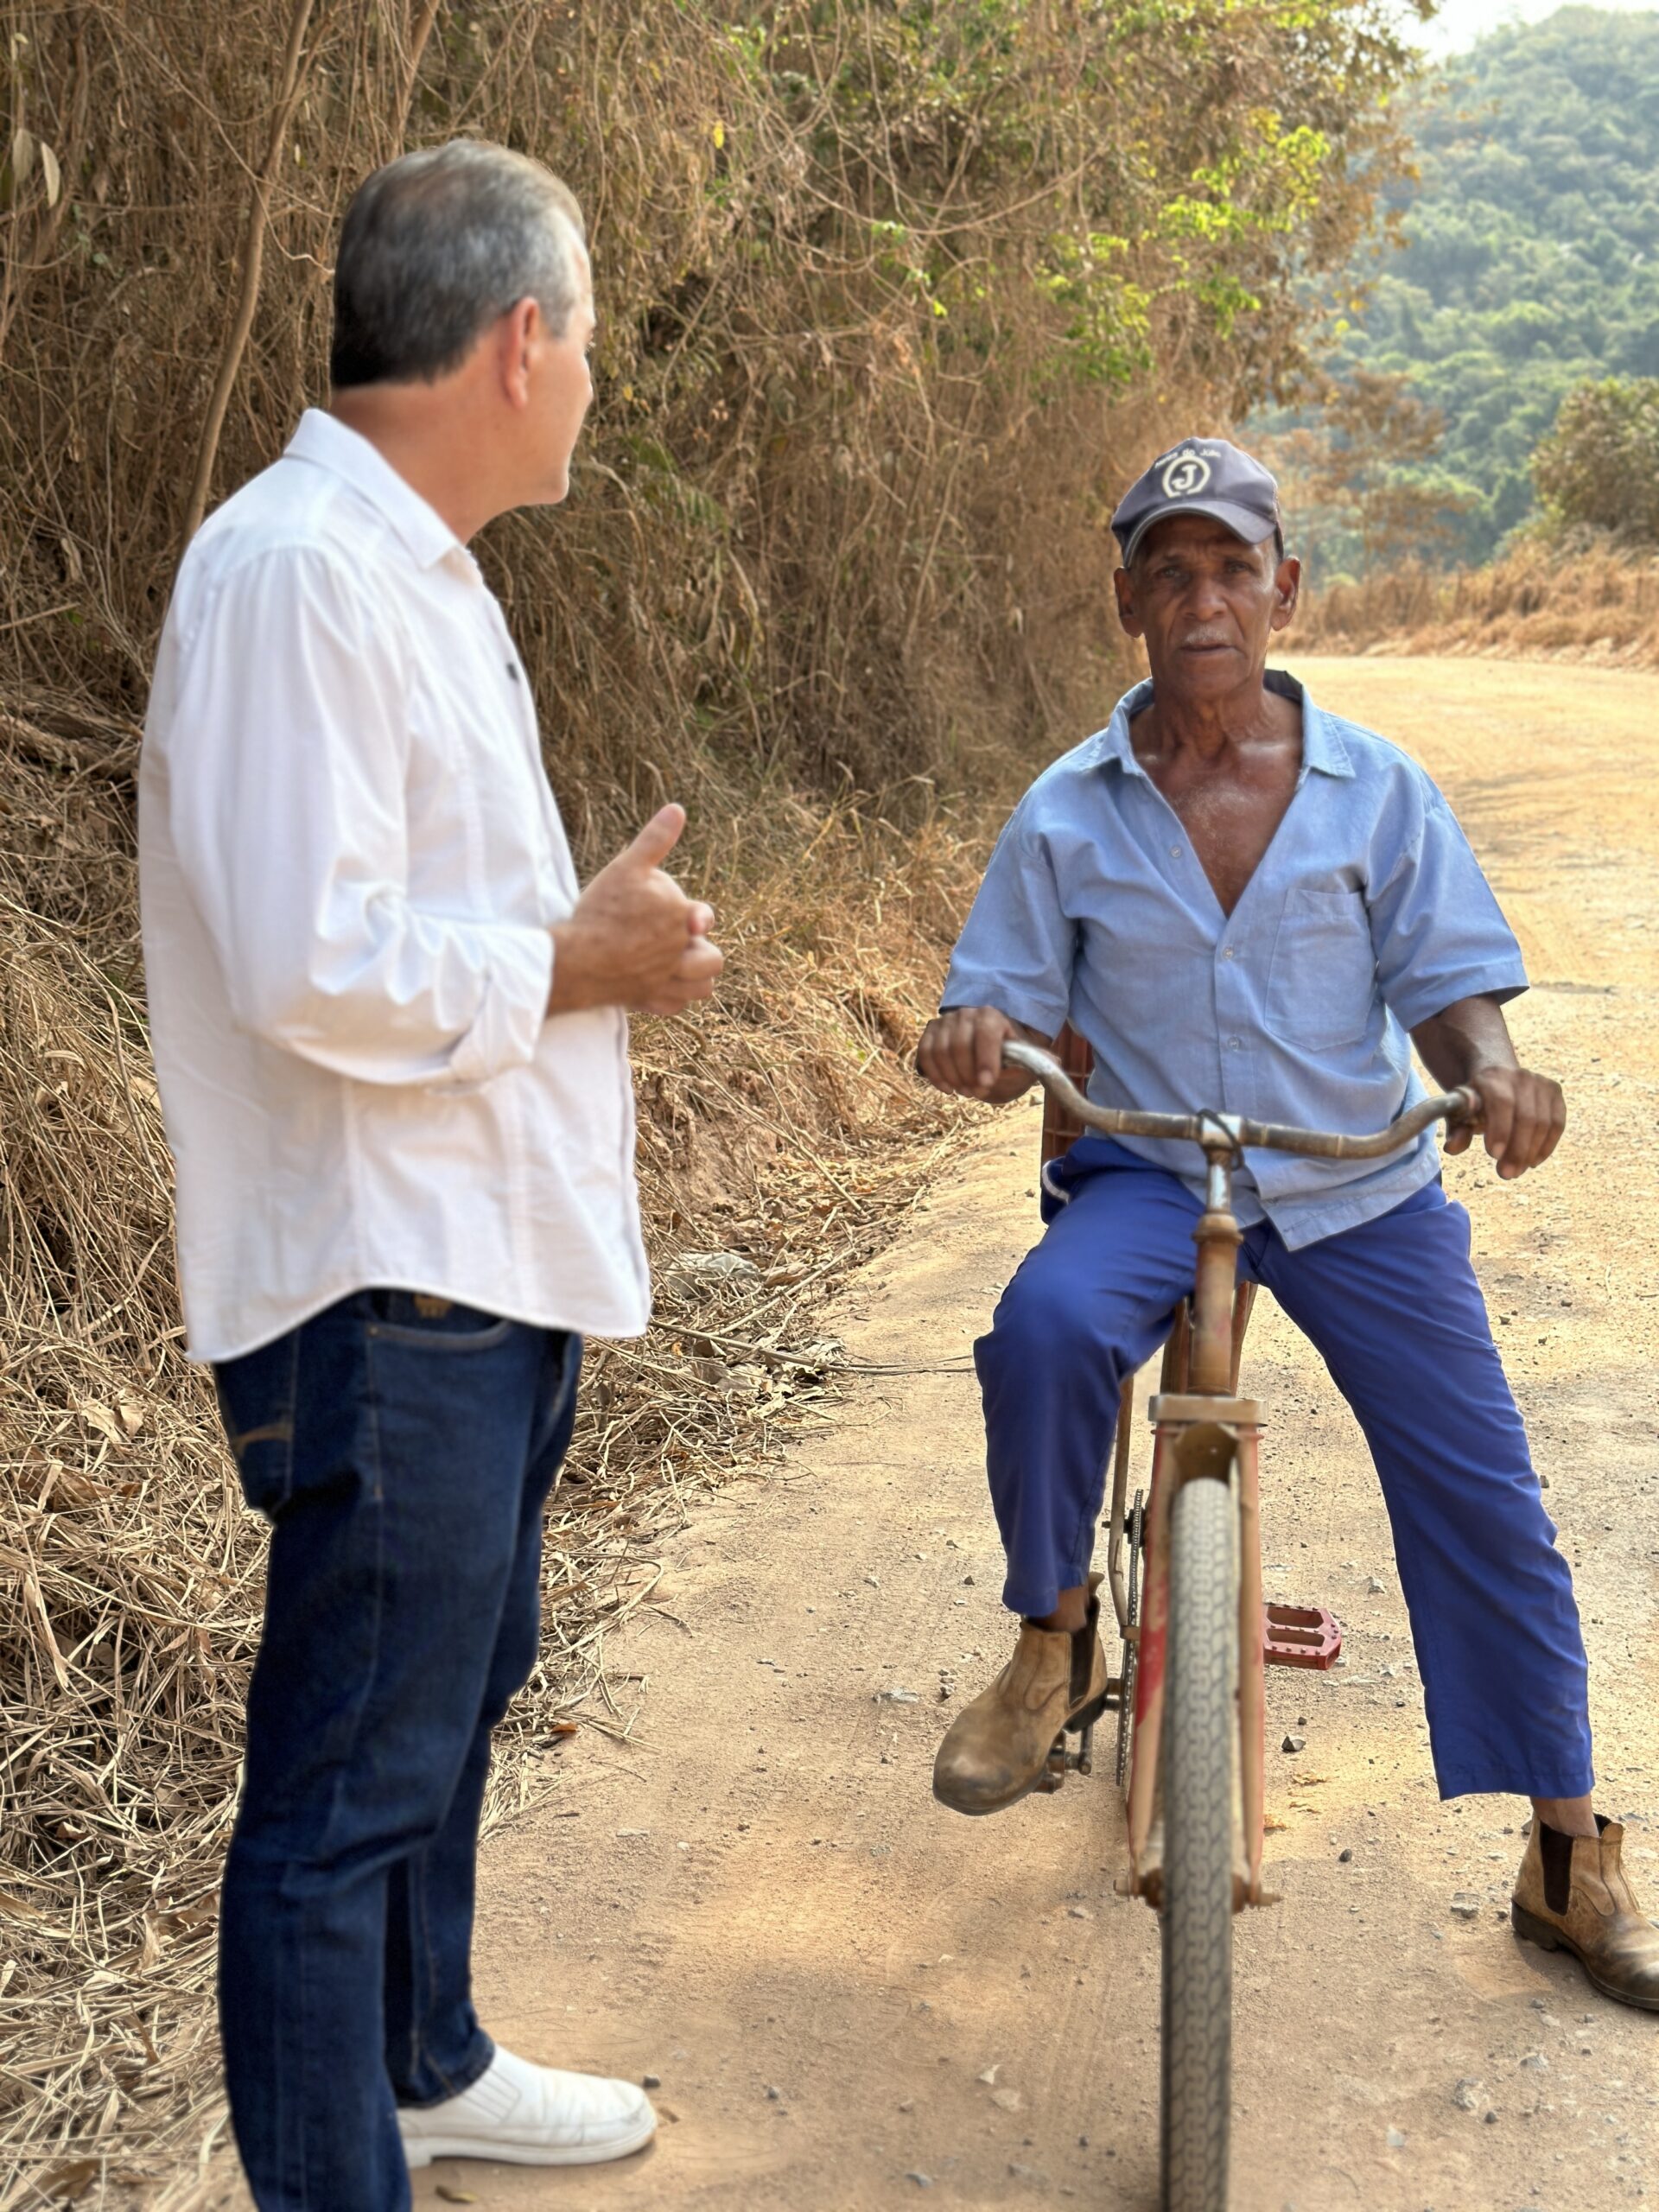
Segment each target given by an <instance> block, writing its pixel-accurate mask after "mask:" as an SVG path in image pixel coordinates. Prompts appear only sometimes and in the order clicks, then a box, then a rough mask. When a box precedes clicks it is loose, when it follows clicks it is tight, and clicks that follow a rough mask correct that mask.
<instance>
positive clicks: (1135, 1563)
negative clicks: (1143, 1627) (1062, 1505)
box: [1117, 1491, 1147, 1790]
mask: <svg viewBox="0 0 1659 2212" xmlns="http://www.w3.org/2000/svg"><path fill="white" fill-rule="evenodd" d="M1146 1530H1147V1520H1146V1493H1145V1491H1136V1492H1135V1503H1134V1504H1133V1506H1131V1507H1130V1509H1129V1520H1128V1529H1127V1531H1126V1536H1127V1544H1126V1548H1127V1550H1128V1554H1129V1565H1128V1592H1127V1596H1128V1606H1127V1608H1126V1610H1127V1611H1128V1626H1129V1627H1130V1628H1134V1627H1135V1625H1136V1624H1137V1623H1138V1622H1139V1620H1140V1618H1141V1544H1142V1543H1143V1542H1144V1541H1145V1540H1146ZM1139 1659H1140V1649H1139V1646H1138V1645H1136V1644H1134V1643H1130V1641H1129V1639H1128V1637H1124V1639H1123V1654H1122V1660H1121V1662H1120V1664H1119V1668H1118V1673H1119V1677H1120V1680H1121V1683H1122V1687H1121V1688H1120V1689H1119V1692H1118V1701H1117V1786H1118V1788H1119V1789H1121V1790H1127V1789H1128V1786H1129V1746H1130V1745H1131V1744H1132V1743H1133V1741H1134V1739H1135V1675H1136V1673H1137V1671H1138V1664H1139Z"/></svg>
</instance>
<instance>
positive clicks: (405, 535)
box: [283, 407, 473, 569]
mask: <svg viewBox="0 0 1659 2212" xmlns="http://www.w3.org/2000/svg"><path fill="white" fill-rule="evenodd" d="M283 457H284V459H286V460H289V461H308V462H309V463H310V464H311V465H312V467H315V468H326V469H328V470H329V471H330V472H331V473H332V474H334V475H335V476H339V477H342V478H344V480H345V481H346V483H347V484H349V485H350V486H351V487H352V489H353V491H354V492H356V493H359V495H360V497H362V498H363V499H366V500H367V502H368V504H369V505H371V506H372V508H373V509H374V511H375V512H376V513H377V514H378V515H379V516H380V517H381V518H382V519H383V520H384V521H385V522H386V523H387V524H389V525H390V526H391V529H392V530H393V531H395V532H396V533H397V537H399V538H400V539H401V540H402V542H403V543H404V546H405V548H406V549H407V550H408V552H409V556H410V559H411V560H412V561H413V562H414V563H415V565H416V568H418V569H432V568H435V567H436V566H437V564H438V563H439V562H440V561H442V559H443V558H444V556H445V555H446V554H449V553H460V554H461V555H462V556H463V557H464V559H465V562H466V564H467V567H469V568H470V567H472V565H473V562H472V556H471V555H470V554H468V553H467V549H466V547H465V546H464V545H463V544H462V543H461V540H460V539H459V538H458V537H456V536H455V533H454V531H453V530H451V529H450V527H449V525H448V523H447V522H445V520H444V519H443V517H442V515H441V514H440V513H439V512H438V511H437V509H436V508H435V507H433V506H429V505H428V504H427V502H426V501H425V500H424V499H423V498H422V497H421V495H420V493H418V492H417V491H416V489H415V487H414V486H413V485H412V484H410V482H409V481H408V480H406V479H405V478H404V477H402V476H400V475H399V474H397V470H396V469H395V468H394V467H392V465H391V462H390V461H388V460H387V459H386V457H385V454H382V453H380V452H379V451H378V449H377V448H375V447H374V446H372V445H371V444H370V443H369V441H368V440H367V439H366V438H365V437H364V436H363V435H362V434H361V433H360V432H359V431H357V430H352V429H347V428H346V424H345V423H342V422H340V421H339V420H338V419H337V418H336V417H335V416H333V415H325V414H324V413H323V411H322V410H321V408H320V407H308V408H307V409H306V410H305V412H304V414H303V415H302V416H301V417H300V424H299V428H298V429H296V431H295V433H294V435H293V436H292V437H291V438H290V439H289V442H288V450H287V453H286V454H285V455H284V456H283Z"/></svg>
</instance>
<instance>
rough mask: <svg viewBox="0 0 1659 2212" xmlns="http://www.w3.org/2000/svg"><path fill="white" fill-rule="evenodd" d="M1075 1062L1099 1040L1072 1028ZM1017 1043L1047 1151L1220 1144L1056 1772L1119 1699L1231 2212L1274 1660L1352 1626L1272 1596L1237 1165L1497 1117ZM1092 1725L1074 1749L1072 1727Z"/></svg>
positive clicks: (1205, 2136)
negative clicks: (1168, 1084) (1177, 1085)
mask: <svg viewBox="0 0 1659 2212" xmlns="http://www.w3.org/2000/svg"><path fill="white" fill-rule="evenodd" d="M1060 1048H1061V1050H1062V1052H1065V1053H1066V1054H1067V1057H1068V1058H1069V1060H1070V1062H1071V1068H1072V1071H1073V1073H1077V1074H1086V1071H1087V1065H1088V1047H1087V1046H1085V1045H1084V1044H1083V1043H1082V1041H1081V1039H1077V1037H1076V1036H1075V1033H1072V1032H1071V1031H1067V1032H1065V1033H1063V1035H1062V1039H1061V1040H1060ZM1002 1054H1003V1058H1004V1060H1005V1061H1007V1062H1010V1063H1012V1064H1014V1065H1017V1066H1019V1067H1022V1068H1025V1069H1026V1070H1027V1071H1029V1072H1030V1073H1031V1074H1033V1075H1034V1076H1036V1077H1038V1079H1039V1082H1040V1083H1041V1084H1042V1085H1043V1087H1044V1089H1045V1090H1046V1093H1047V1099H1046V1109H1047V1110H1046V1115H1045V1122H1044V1147H1043V1149H1044V1157H1045V1160H1048V1159H1051V1158H1052V1157H1054V1156H1055V1155H1056V1154H1058V1153H1059V1152H1061V1151H1064V1150H1065V1149H1066V1148H1067V1147H1068V1146H1069V1144H1070V1142H1071V1140H1072V1138H1073V1137H1074V1136H1075V1135H1078V1134H1081V1132H1082V1131H1083V1130H1084V1129H1094V1130H1098V1131H1099V1132H1100V1133H1101V1134H1102V1135H1108V1136H1141V1137H1160V1138H1166V1139H1175V1140H1181V1141H1187V1142H1190V1143H1192V1144H1196V1145H1197V1146H1198V1147H1199V1148H1200V1149H1201V1150H1202V1152H1203V1154H1204V1156H1205V1160H1206V1162H1207V1163H1208V1178H1207V1184H1206V1191H1205V1211H1204V1212H1203V1214H1202V1215H1201V1217H1199V1219H1198V1223H1197V1224H1196V1225H1195V1227H1194V1229H1193V1231H1192V1236H1193V1241H1194V1243H1196V1245H1197V1247H1198V1258H1197V1262H1196V1266H1195V1269H1194V1279H1193V1288H1192V1295H1191V1297H1190V1298H1189V1299H1188V1300H1186V1302H1185V1304H1184V1305H1183V1306H1181V1307H1180V1308H1179V1309H1178V1311H1177V1313H1176V1314H1175V1317H1174V1321H1173V1326H1172V1328H1171V1331H1170V1334H1169V1337H1168V1338H1167V1340H1166V1344H1165V1345H1164V1350H1163V1368H1162V1374H1161V1377H1160V1388H1159V1389H1158V1391H1157V1393H1156V1394H1155V1395H1154V1397H1153V1399H1152V1402H1151V1404H1150V1407H1149V1408H1148V1411H1149V1414H1150V1418H1151V1421H1152V1424H1153V1429H1154V1447H1153V1461H1152V1472H1151V1477H1150V1480H1149V1484H1148V1486H1147V1490H1146V1491H1137V1492H1136V1494H1135V1499H1134V1502H1133V1504H1131V1503H1129V1498H1128V1480H1129V1465H1130V1458H1131V1452H1132V1450H1133V1441H1132V1423H1133V1419H1134V1406H1135V1378H1134V1377H1133V1376H1131V1377H1130V1378H1129V1380H1128V1382H1127V1383H1125V1384H1124V1386H1123V1393H1122V1404H1121V1406H1120V1408H1119V1417H1118V1425H1117V1440H1116V1450H1115V1454H1114V1461H1113V1474H1112V1495H1111V1505H1110V1510H1109V1520H1108V1536H1107V1553H1106V1573H1105V1578H1104V1579H1105V1581H1106V1584H1107V1586H1108V1587H1109V1591H1110V1593H1111V1599H1112V1605H1113V1609H1114V1611H1115V1612H1116V1616H1117V1625H1118V1630H1119V1634H1120V1637H1121V1639H1122V1657H1121V1660H1120V1662H1119V1668H1118V1672H1117V1673H1116V1675H1113V1676H1112V1677H1110V1679H1109V1681H1108V1683H1107V1686H1106V1691H1105V1694H1104V1697H1103V1700H1101V1702H1100V1704H1099V1705H1097V1706H1096V1707H1094V1708H1092V1709H1086V1710H1085V1711H1084V1712H1083V1713H1079V1714H1078V1715H1077V1717H1076V1719H1074V1720H1073V1721H1072V1722H1071V1724H1070V1725H1069V1726H1068V1728H1067V1730H1066V1731H1065V1732H1062V1734H1061V1735H1060V1736H1058V1738H1056V1739H1055V1743H1054V1746H1053V1748H1052V1751H1050V1753H1049V1758H1048V1765H1047V1769H1046V1772H1045V1774H1044V1776H1043V1777H1042V1780H1041V1781H1040V1782H1039V1785H1038V1787H1039V1789H1045V1790H1048V1791H1052V1790H1055V1789H1059V1788H1060V1786H1061V1784H1062V1783H1064V1781H1065V1777H1066V1776H1067V1775H1068V1774H1069V1773H1081V1774H1085V1775H1086V1774H1089V1773H1090V1772H1091V1771H1092V1770H1093V1735H1094V1728H1095V1724H1096V1721H1097V1720H1098V1719H1100V1717H1101V1715H1102V1713H1103V1712H1116V1714H1117V1717H1118V1741H1117V1759H1116V1777H1117V1783H1118V1786H1119V1788H1120V1789H1124V1790H1125V1792H1126V1797H1127V1804H1128V1850H1129V1865H1128V1872H1126V1873H1125V1874H1124V1875H1123V1876H1122V1878H1120V1880H1119V1882H1118V1884H1117V1887H1118V1890H1119V1892H1120V1894H1122V1895H1125V1896H1130V1897H1137V1896H1138V1897H1144V1898H1145V1899H1146V1901H1147V1904H1150V1905H1151V1906H1152V1907H1153V1908H1154V1910H1155V1911H1156V1912H1157V1913H1158V1915H1159V1918H1160V1924H1161V1933H1162V1949H1163V2014H1162V2026H1161V2036H1160V2041H1161V2069H1160V2072H1161V2086H1160V2144H1161V2164H1162V2203H1163V2207H1164V2212H1225V2208H1226V2203H1227V2183H1228V2164H1229V2143H1230V2119H1231V2096H1230V2085H1231V2072H1232V1924H1233V1918H1234V1916H1235V1915H1236V1913H1238V1912H1239V1911H1242V1910H1243V1908H1244V1907H1245V1906H1246V1905H1247V1904H1249V1905H1263V1904H1274V1903H1276V1902H1277V1897H1276V1896H1275V1895H1274V1893H1273V1892H1272V1891H1267V1890H1265V1889H1264V1888H1263V1887H1262V1842H1263V1836H1264V1827H1263V1813H1264V1802H1263V1801H1264V1788H1265V1748H1266V1747H1265V1742H1264V1737H1265V1730H1266V1720H1267V1698H1266V1688H1265V1669H1266V1668H1267V1667H1268V1665H1283V1666H1294V1667H1313V1668H1321V1669H1322V1668H1327V1667H1331V1666H1332V1665H1334V1664H1335V1662H1336V1661H1337V1659H1338V1656H1339V1655H1340V1653H1341V1649H1342V1631H1341V1629H1340V1627H1339V1625H1338V1623H1337V1621H1336V1619H1335V1618H1334V1617H1333V1616H1332V1614H1331V1613H1330V1612H1329V1611H1326V1610H1325V1608H1324V1607H1322V1606H1293V1605H1267V1604H1264V1602H1263V1599H1262V1556H1261V1548H1260V1541H1259V1529H1260V1458H1259V1440H1260V1435H1261V1430H1262V1408H1261V1406H1260V1404H1259V1403H1258V1402H1257V1401H1256V1400H1255V1399H1253V1398H1242V1397H1240V1396H1239V1395H1237V1393H1238V1382H1239V1370H1240V1365H1241V1362H1242V1359H1243V1348H1244V1337H1245V1332H1246V1330H1247V1328H1248V1326H1249V1317H1250V1308H1251V1306H1252V1304H1253V1303H1254V1300H1255V1285H1254V1284H1243V1285H1240V1284H1238V1282H1237V1281H1236V1277H1237V1253H1238V1247H1239V1245H1240V1243H1242V1242H1243V1236H1242V1233H1241V1231H1240V1230H1239V1227H1238V1224H1237V1221H1236V1218H1235V1217H1234V1213H1233V1202H1232V1179H1233V1175H1234V1173H1235V1171H1236V1168H1237V1167H1238V1166H1239V1165H1240V1163H1241V1161H1242V1160H1243V1154H1245V1153H1246V1152H1247V1151H1249V1150H1251V1149H1253V1148H1255V1147H1263V1148H1267V1149H1270V1150H1273V1151H1278V1152H1293V1153H1300V1154H1304V1155H1306V1156H1309V1157H1313V1158H1318V1159H1325V1160H1381V1159H1384V1158H1386V1157H1387V1156H1388V1155H1389V1154H1390V1153H1393V1152H1398V1151H1400V1150H1402V1148H1403V1147H1405V1146H1406V1145H1408V1144H1409V1143H1411V1142H1412V1141H1413V1140H1414V1138H1416V1137H1418V1136H1420V1135H1421V1133H1422V1132H1423V1130H1425V1129H1426V1128H1429V1127H1430V1126H1431V1125H1432V1124H1433V1123H1434V1122H1440V1121H1445V1122H1463V1121H1475V1122H1478V1116H1479V1100H1478V1098H1477V1096H1476V1095H1475V1094H1474V1092H1473V1091H1471V1090H1453V1091H1447V1092H1445V1093H1442V1094H1440V1095H1439V1096H1434V1097H1430V1098H1425V1099H1423V1100H1421V1102H1420V1103H1418V1104H1417V1105H1415V1106H1414V1107H1413V1108H1412V1109H1410V1111H1409V1112H1408V1113H1406V1114H1403V1115H1402V1116H1401V1117H1400V1118H1399V1120H1398V1121H1396V1122H1394V1123H1393V1124H1392V1125H1391V1126H1390V1127H1389V1128H1387V1129H1383V1130H1379V1131H1378V1132H1377V1133H1376V1135H1370V1136H1357V1137H1356V1136H1343V1135H1336V1134H1334V1133H1331V1132H1327V1131H1324V1130H1319V1129H1300V1128H1290V1127H1287V1126H1286V1125H1284V1124H1281V1123H1276V1122H1252V1121H1247V1120H1245V1119H1243V1118H1242V1117H1241V1116H1237V1115H1232V1114H1219V1113H1209V1112H1205V1113H1197V1114H1154V1113H1141V1112H1139V1111H1136V1110H1134V1109H1126V1110H1122V1111H1118V1110H1114V1109H1109V1108H1105V1107H1100V1106H1096V1105H1094V1104H1093V1103H1091V1102H1090V1100H1089V1099H1088V1098H1086V1097H1085V1096H1084V1094H1083V1093H1082V1091H1081V1090H1078V1089H1077V1085H1076V1084H1075V1083H1073V1081H1072V1080H1071V1075H1069V1074H1068V1073H1067V1071H1066V1068H1065V1066H1063V1065H1062V1064H1061V1062H1060V1060H1058V1059H1057V1058H1055V1057H1054V1055H1053V1054H1052V1053H1049V1052H1044V1051H1043V1050H1042V1049H1041V1048H1040V1047H1039V1046H1034V1045H1027V1044H1024V1043H1021V1042H1018V1041H1015V1040H1009V1041H1007V1042H1005V1044H1004V1045H1003V1047H1002ZM1067 1734H1076V1735H1077V1738H1078V1744H1077V1749H1076V1750H1071V1749H1068V1747H1067V1745H1066V1740H1065V1738H1066V1735H1067Z"/></svg>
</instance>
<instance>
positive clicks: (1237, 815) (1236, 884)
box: [1153, 758, 1299, 914]
mask: <svg viewBox="0 0 1659 2212" xmlns="http://www.w3.org/2000/svg"><path fill="white" fill-rule="evenodd" d="M1298 766H1299V764H1298V762H1297V761H1296V760H1294V758H1281V759H1276V760H1267V761H1264V762H1262V763H1261V764H1259V765H1257V766H1252V767H1251V768H1250V769H1249V770H1247V771H1244V772H1237V771H1228V770H1222V771H1217V772H1211V773H1200V774H1197V775H1182V774H1175V775H1172V776H1170V777H1169V778H1168V779H1167V780H1166V778H1165V777H1164V776H1161V775H1159V774H1158V773H1156V772H1154V777H1153V780H1154V783H1156V784H1157V785H1158V788H1159V789H1160V791H1162V792H1163V795H1164V797H1165V798H1166V799H1167V800H1168V802H1169V804H1170V805H1171V806H1172V807H1173V809H1174V811H1175V813H1176V814H1177V815H1178V816H1179V819H1180V823H1181V826H1182V828H1183V829H1185V831H1186V834H1187V836H1188V838H1189V839H1190V840H1191V842H1192V849H1193V851H1194V853H1196V854H1197V855H1198V865H1199V867H1200V868H1202V869H1203V870H1204V872H1205V875H1206V876H1207V877H1208V879H1209V881H1210V887H1211V890H1212V891H1213V892H1214V893H1215V894H1216V899H1217V904H1218V905H1219V906H1220V907H1221V910H1222V912H1223V913H1224V914H1230V913H1231V912H1232V911H1233V909H1234V908H1235V907H1236V906H1237V904H1238V902H1239V900H1240V899H1242V898H1243V895H1244V893H1245V891H1246V889H1247V888H1248V887H1249V881H1250V879H1251V877H1252V876H1253V875H1254V874H1255V871H1256V869H1257V868H1259V867H1260V866H1261V864H1262V860H1263V859H1264V858H1265V856H1266V854H1267V850H1268V846H1269V845H1271V844H1272V842H1273V841H1274V836H1276V835H1277V833H1278V829H1279V825H1280V823H1281V822H1282V821H1283V820H1284V818H1285V812H1286V810H1287V808H1288V806H1289V804H1290V802H1291V800H1292V799H1293V798H1294V796H1295V792H1296V777H1297V772H1298Z"/></svg>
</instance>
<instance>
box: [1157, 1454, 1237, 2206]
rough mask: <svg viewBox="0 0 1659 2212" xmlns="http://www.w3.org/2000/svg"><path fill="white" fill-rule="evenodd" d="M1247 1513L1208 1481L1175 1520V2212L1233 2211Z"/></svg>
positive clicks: (1170, 2100)
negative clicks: (1240, 1657)
mask: <svg viewBox="0 0 1659 2212" xmlns="http://www.w3.org/2000/svg"><path fill="white" fill-rule="evenodd" d="M1233 1531H1234V1506H1233V1497H1232V1491H1231V1489H1230V1485H1229V1484H1226V1483H1224V1482H1218V1481H1216V1480H1215V1479H1214V1478H1211V1477H1207V1476H1200V1477H1198V1478H1194V1479H1192V1480H1191V1481H1188V1482H1185V1483H1183V1484H1181V1486H1180V1488H1179V1490H1178V1491H1177V1492H1176V1493H1175V1497H1174V1500H1173V1505H1172V1509H1171V1514H1170V1549H1169V1629H1168V1639H1167V1644H1166V1675H1165V1688H1164V1725H1163V1796H1164V1874H1163V1884H1164V1893H1163V1939H1164V1962H1163V1963H1164V1974H1163V1980H1164V2017H1163V2096H1162V2105H1163V2111H1162V2123H1163V2124H1162V2136H1163V2170H1164V2186H1163V2202H1164V2212H1226V2204H1227V2163H1228V2142H1229V2134H1230V2116H1231V2102H1232V2031H1233V1753H1234V1747H1235V1744H1236V1738H1237V1716H1236V1707H1235V1701H1234V1689H1235V1683H1236V1671H1237V1670H1236V1648H1237V1641H1238V1637H1237V1612H1238V1605H1237V1591H1236V1584H1235V1580H1234V1572H1233Z"/></svg>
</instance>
